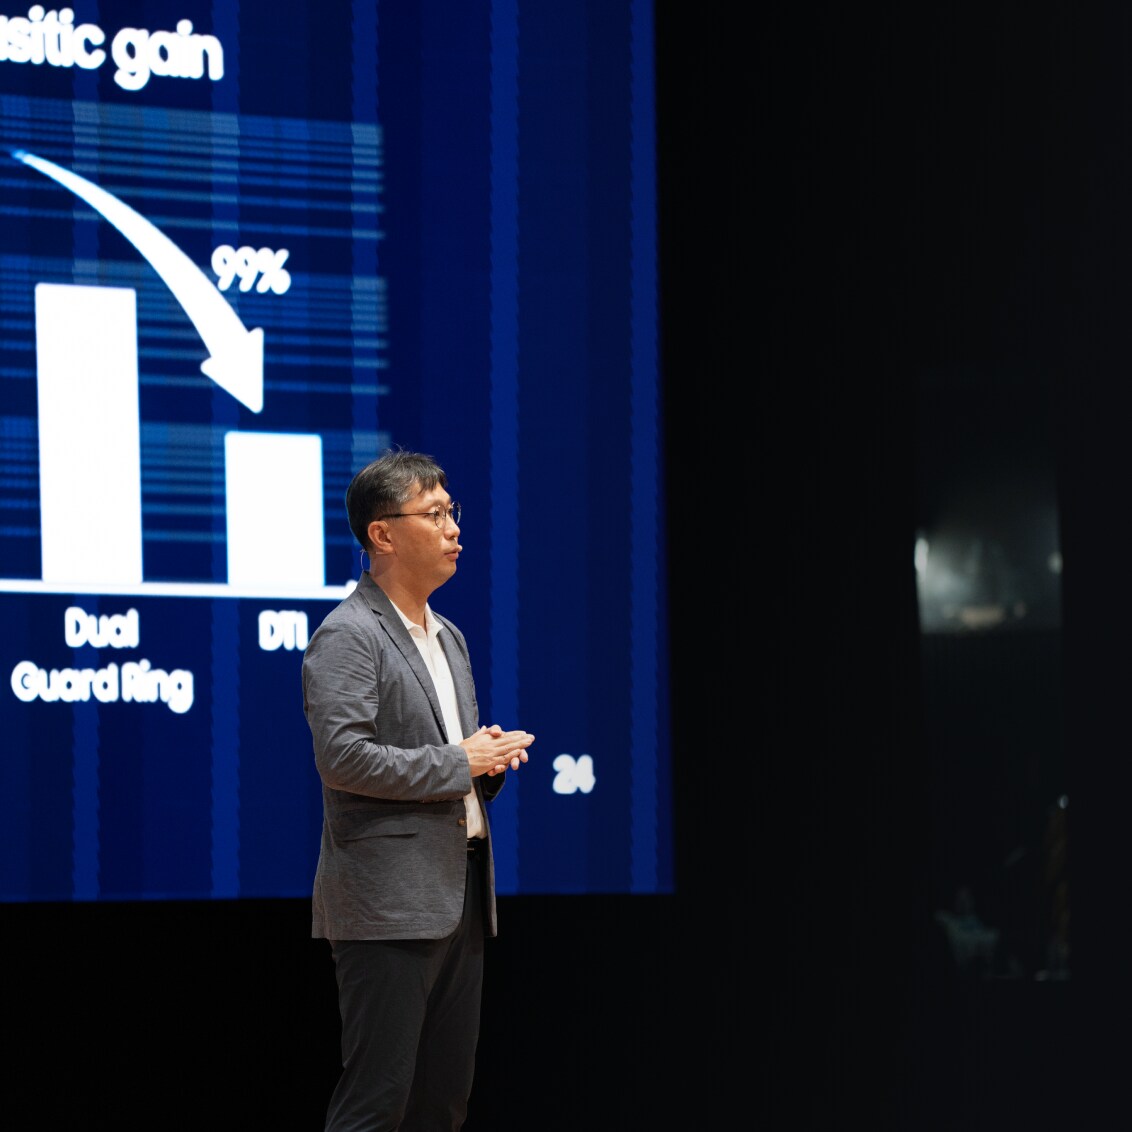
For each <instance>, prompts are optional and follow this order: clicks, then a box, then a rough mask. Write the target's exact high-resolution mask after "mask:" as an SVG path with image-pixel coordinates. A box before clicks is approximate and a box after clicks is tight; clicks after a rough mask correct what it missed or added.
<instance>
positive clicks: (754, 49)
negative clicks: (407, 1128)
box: [0, 3, 1132, 1132]
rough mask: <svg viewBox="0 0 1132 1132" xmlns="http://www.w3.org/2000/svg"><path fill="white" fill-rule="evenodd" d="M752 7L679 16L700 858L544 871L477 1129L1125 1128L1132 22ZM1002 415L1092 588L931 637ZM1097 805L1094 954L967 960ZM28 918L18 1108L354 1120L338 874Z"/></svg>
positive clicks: (672, 283)
mask: <svg viewBox="0 0 1132 1132" xmlns="http://www.w3.org/2000/svg"><path fill="white" fill-rule="evenodd" d="M722 11H723V9H719V11H716V10H713V9H712V8H711V7H710V6H709V8H708V9H707V10H705V9H703V8H702V7H701V8H699V9H696V10H695V13H694V14H692V10H691V9H689V8H686V7H683V6H677V5H674V4H667V3H661V4H659V5H658V9H657V27H656V31H657V43H658V120H659V172H660V225H661V231H660V237H661V239H660V249H661V252H660V254H661V262H660V278H661V294H662V309H661V319H662V366H663V374H664V411H665V415H666V421H667V434H666V447H667V451H666V466H667V482H668V499H669V516H668V531H669V539H670V543H669V563H668V566H669V571H670V581H671V584H670V594H671V629H672V654H673V662H672V664H673V667H672V674H671V677H672V678H671V689H672V718H673V742H672V749H673V762H674V773H675V788H674V797H675V804H676V812H675V824H676V845H677V852H676V873H677V885H676V889H677V891H676V893H675V895H673V896H670V897H669V896H664V897H655V898H653V897H624V896H618V897H594V896H585V897H582V896H579V897H545V898H541V897H540V898H530V897H515V898H510V899H506V900H504V901H503V905H502V908H501V935H500V936H499V938H498V939H497V940H495V941H494V942H493V943H492V944H491V945H490V946H489V948H488V969H487V981H486V1003H485V1008H484V1021H483V1035H482V1041H481V1047H480V1058H479V1072H478V1078H477V1083H476V1088H475V1093H474V1096H473V1104H472V1113H471V1117H470V1119H469V1122H468V1125H467V1128H468V1129H469V1132H480V1130H484V1129H490V1130H492V1132H508V1130H512V1129H514V1130H522V1132H530V1130H540V1132H545V1130H555V1129H575V1128H582V1127H585V1128H597V1129H621V1128H646V1127H656V1128H674V1127H685V1126H687V1127H694V1128H731V1127H739V1126H741V1127H765V1128H775V1129H777V1128H783V1129H802V1128H822V1129H826V1128H833V1127H841V1126H843V1125H844V1124H847V1123H849V1122H850V1121H853V1122H856V1123H864V1124H865V1125H866V1126H868V1127H870V1128H873V1129H889V1128H890V1129H895V1130H918V1129H960V1128H962V1129H965V1130H967V1129H978V1128H1028V1129H1033V1128H1059V1127H1063V1126H1072V1127H1076V1128H1096V1127H1107V1126H1109V1125H1108V1124H1107V1123H1106V1121H1105V1120H1103V1119H1101V1118H1100V1117H1099V1116H1098V1114H1099V1113H1101V1112H1104V1111H1106V1106H1107V1104H1108V1102H1109V1101H1110V1099H1111V1093H1110V1091H1109V1089H1108V1088H1106V1087H1105V1082H1106V1081H1107V1080H1108V1079H1109V1077H1108V1071H1109V1070H1110V1069H1112V1068H1114V1066H1115V1064H1116V1060H1117V1058H1118V1056H1119V1053H1120V1043H1119V1042H1116V1043H1114V1044H1112V1045H1111V1046H1109V1047H1106V1045H1105V1044H1104V1043H1102V1042H1099V1041H1095V1040H1094V1038H1093V1035H1094V1033H1107V1032H1109V1028H1108V1027H1107V1026H1106V1025H1105V1023H1106V1022H1109V1021H1110V1020H1112V1019H1117V1018H1119V1016H1120V1015H1121V1013H1122V1007H1123V1003H1124V1000H1125V985H1126V982H1127V978H1126V976H1125V975H1124V969H1125V967H1126V960H1125V955H1124V952H1125V950H1126V948H1125V939H1126V936H1125V934H1124V932H1123V928H1122V920H1123V917H1122V915H1121V912H1122V906H1123V904H1124V896H1123V889H1122V888H1121V887H1119V885H1118V883H1117V882H1118V878H1119V876H1120V871H1122V868H1121V867H1122V866H1123V864H1124V861H1125V859H1126V856H1127V849H1126V847H1125V831H1126V829H1127V816H1126V812H1125V811H1126V803H1125V798H1126V796H1127V786H1128V770H1127V755H1128V741H1127V738H1126V736H1125V732H1124V727H1123V723H1124V720H1123V716H1124V713H1125V706H1124V705H1125V703H1126V701H1127V695H1126V692H1125V687H1124V685H1125V683H1126V679H1127V673H1128V660H1127V655H1128V654H1127V642H1128V640H1129V629H1130V625H1129V622H1130V619H1132V613H1130V610H1129V603H1128V601H1127V598H1126V593H1125V582H1124V579H1125V574H1126V566H1125V564H1126V563H1127V561H1128V560H1129V559H1128V556H1127V554H1126V553H1125V551H1126V544H1127V542H1128V534H1127V522H1126V519H1125V510H1126V507H1125V495H1126V490H1127V482H1128V469H1127V459H1128V456H1127V454H1128V452H1129V450H1130V446H1129V444H1128V440H1127V432H1128V427H1129V426H1128V421H1129V417H1128V413H1127V407H1128V402H1129V395H1128V392H1127V387H1128V377H1129V374H1130V373H1132V318H1130V317H1129V306H1130V300H1132V287H1130V286H1129V283H1128V276H1129V272H1128V270H1127V268H1126V260H1127V258H1128V253H1129V251H1130V250H1132V225H1130V223H1129V220H1128V211H1129V204H1130V202H1132V162H1130V160H1129V152H1130V151H1129V146H1130V144H1132V143H1130V140H1129V130H1128V125H1127V123H1128V112H1129V111H1128V107H1129V100H1130V95H1132V71H1130V70H1129V68H1128V66H1127V62H1128V59H1129V57H1130V55H1132V27H1130V26H1129V21H1128V19H1127V17H1126V15H1125V13H1124V11H1123V9H1122V8H1121V7H1119V6H1117V5H1093V6H1090V7H1089V8H1088V9H1087V10H1085V11H1078V10H1076V9H1073V10H1071V9H1069V8H1060V7H1055V6H1052V5H1037V6H1034V5H1008V4H989V5H988V4H984V5H980V6H978V7H977V8H972V9H971V10H970V11H968V10H966V9H965V8H964V7H963V6H959V7H956V6H954V5H947V6H931V7H929V8H928V9H925V8H923V7H922V6H914V7H913V8H908V7H907V6H904V5H881V6H879V7H877V6H873V7H870V8H867V9H866V10H864V11H862V10H861V9H859V8H851V7H847V6H841V5H826V6H821V5H819V6H817V7H813V6H810V7H807V8H806V9H805V11H804V13H802V12H796V11H795V9H793V8H789V7H788V9H787V10H784V11H771V12H769V13H768V12H766V11H764V10H759V13H758V14H757V15H755V16H753V17H752V26H751V27H744V28H743V29H742V30H740V29H739V27H738V26H736V22H735V21H736V19H737V17H735V16H734V15H729V16H728V17H726V18H724V17H723V16H722V15H721V14H720V13H721V12H722ZM727 11H728V12H733V9H731V8H729V9H727ZM744 22H746V21H744ZM988 430H989V433H990V435H989V439H988V438H987V436H986V435H984V434H985V433H986V432H987V431H988ZM976 449H978V450H979V451H980V452H984V453H986V452H989V453H990V454H991V456H990V463H991V464H992V465H996V462H997V465H1002V466H1006V467H1008V468H1009V469H1019V468H1023V469H1025V468H1030V469H1033V468H1037V469H1038V472H1036V473H1035V475H1038V476H1039V479H1041V480H1042V482H1043V483H1048V484H1051V485H1052V486H1051V487H1050V488H1049V490H1050V491H1051V492H1052V495H1053V499H1054V504H1055V508H1056V515H1057V527H1058V539H1059V553H1060V557H1061V562H1062V563H1063V567H1062V569H1061V573H1060V575H1059V587H1058V605H1057V609H1056V612H1054V613H1051V614H1049V616H1048V617H1047V619H1046V620H1044V621H1041V622H1040V623H1037V624H1034V625H1033V626H1031V627H1026V626H1021V627H1017V628H1016V629H1015V630H1013V631H1011V632H987V633H982V634H978V633H975V634H969V635H967V636H962V635H957V636H954V637H946V636H938V635H934V636H931V637H929V635H927V634H922V633H921V630H920V618H919V612H918V605H917V596H918V595H917V576H916V570H915V565H914V557H913V547H914V543H915V540H916V537H917V530H918V528H919V527H920V526H921V525H922V523H923V522H925V521H926V519H925V516H926V515H927V514H928V513H929V512H930V511H931V509H932V507H936V506H938V505H939V504H940V501H941V499H942V500H943V501H944V502H946V499H947V498H948V496H947V483H948V482H949V481H948V479H947V476H946V475H945V474H944V473H945V471H946V470H947V469H948V468H954V467H957V466H959V465H962V464H964V455H965V454H969V453H971V452H973V451H975V450H976ZM997 465H996V466H997ZM974 466H976V467H978V468H983V469H985V467H986V465H985V464H981V463H979V462H978V461H975V462H974ZM1039 473H1040V474H1039ZM1007 478H1009V477H1007ZM980 482H984V481H980ZM987 490H988V491H989V490H990V489H989V488H988V489H987ZM975 495H976V496H978V495H979V490H978V488H977V487H976V490H975ZM612 502H613V503H614V504H615V503H616V502H617V501H612ZM1035 721H1037V722H1035ZM532 726H533V727H534V729H535V730H536V731H537V723H535V724H533V725H532ZM1019 745H1021V747H1022V750H1023V752H1024V755H1025V757H1022V758H1020V759H1016V760H1014V761H1013V762H1012V761H1011V760H1010V759H1008V758H1005V757H1004V755H1003V752H1004V751H1007V750H1014V749H1015V747H1017V746H1019ZM1062 795H1064V796H1065V797H1067V798H1069V799H1070V800H1071V801H1070V806H1069V810H1068V812H1069V813H1071V814H1072V828H1071V840H1070V842H1069V844H1070V846H1071V849H1070V855H1069V860H1070V863H1071V867H1070V871H1069V876H1070V878H1071V886H1070V887H1071V893H1072V900H1071V908H1072V921H1071V923H1072V930H1071V934H1070V937H1069V938H1070V940H1071V946H1070V957H1071V958H1070V961H1069V964H1068V970H1065V971H1062V972H1060V975H1061V977H1057V978H1054V977H1042V976H1048V975H1049V971H1048V967H1047V964H1046V958H1045V956H1044V953H1043V949H1044V943H1045V936H1044V935H1042V934H1041V933H1042V931H1043V929H1042V928H1041V927H1040V926H1039V927H1031V928H1025V927H1023V928H1020V929H1019V930H1020V931H1022V933H1023V934H1024V935H1025V932H1026V931H1030V933H1031V934H1030V935H1028V936H1026V937H1025V941H1024V944H1023V945H1022V946H1020V948H1019V952H1020V956H1021V959H1020V967H1019V970H1017V971H1013V972H1012V971H1011V970H1009V969H996V970H995V971H994V972H993V977H990V976H989V975H988V977H984V978H977V979H964V978H961V977H960V976H959V973H958V972H957V971H956V970H955V966H954V964H953V962H952V961H951V958H952V957H951V955H950V954H949V953H948V950H947V941H946V939H945V938H944V935H943V934H942V932H941V930H940V926H939V922H938V918H937V915H936V913H937V912H938V911H939V910H940V908H941V904H942V903H945V902H946V900H947V898H948V893H949V891H950V890H949V887H948V886H949V885H950V883H951V882H952V881H953V880H955V879H956V878H957V877H962V876H963V875H964V870H965V869H967V868H968V867H969V865H970V862H971V861H972V860H973V859H974V858H975V856H976V850H977V849H978V847H980V846H982V845H988V846H990V847H991V849H990V850H988V852H990V851H991V850H993V851H994V852H997V851H999V850H1000V849H1006V850H1008V851H1011V847H1012V846H1013V844H1014V841H1018V842H1019V844H1018V845H1017V846H1014V848H1016V849H1019V850H1020V851H1023V858H1024V857H1025V853H1026V851H1028V852H1029V853H1031V854H1032V855H1034V858H1035V860H1037V861H1039V862H1041V861H1044V858H1041V857H1040V856H1039V854H1040V852H1041V846H1040V844H1039V842H1038V841H1037V840H1033V839H1031V840H1029V841H1027V838H1028V837H1029V836H1030V835H1029V834H1028V833H1027V832H1026V830H1028V829H1029V827H1030V826H1031V825H1032V824H1033V822H1032V821H1029V820H1027V815H1031V814H1032V813H1034V812H1035V811H1037V812H1044V809H1042V808H1043V807H1045V806H1047V805H1048V803H1049V801H1050V800H1051V798H1053V797H1060V796H1062ZM954 799H965V800H966V803H965V804H964V805H962V806H952V805H948V804H947V802H948V801H949V800H954ZM972 799H973V800H974V801H972ZM1014 827H1017V831H1019V832H1017V834H1016V836H1013V835H1014ZM1008 834H1010V835H1011V836H1013V841H1011V839H1010V837H1008V836H1007V835H1008ZM1003 838H1006V840H1005V841H1004V840H1003ZM1035 867H1037V866H1035ZM990 872H993V870H991V869H989V867H988V869H987V874H988V875H989V873H990ZM984 883H985V884H986V885H989V882H984ZM980 893H981V894H985V899H986V900H987V902H988V903H990V904H991V905H992V906H993V902H992V900H991V893H990V891H989V888H988V887H984V888H982V889H981V890H980ZM1037 907H1038V905H1037V904H1035V905H1034V908H1037ZM984 910H987V909H986V905H984ZM988 914H989V913H988ZM1034 914H1035V916H1036V915H1038V913H1037V912H1035V913H1034ZM0 930H2V931H3V937H4V940H5V948H6V954H7V960H8V961H7V966H6V979H5V1009H4V1020H5V1031H6V1037H7V1043H6V1046H7V1049H8V1053H7V1054H6V1062H5V1064H6V1073H5V1084H6V1096H7V1100H8V1102H9V1105H10V1106H12V1107H13V1108H14V1109H19V1110H23V1111H25V1112H26V1111H31V1112H38V1113H41V1114H42V1117H41V1119H39V1120H38V1121H37V1123H38V1124H40V1125H42V1126H46V1127H50V1126H60V1127H61V1126H68V1127H75V1128H116V1129H121V1128H162V1129H164V1128H204V1127H208V1128H237V1127H238V1128H257V1129H258V1128H281V1129H283V1128H286V1129H291V1128H294V1129H299V1128H317V1127H320V1121H321V1117H322V1113H323V1110H324V1106H325V1101H326V1097H327V1095H328V1092H329V1090H330V1088H331V1085H332V1083H333V1080H334V1075H335V1071H336V1056H337V1049H336V1037H337V1035H336V1025H337V1021H336V1007H335V1001H334V984H333V972H332V968H331V964H330V959H329V954H328V951H327V950H326V948H325V945H324V944H320V943H316V942H314V941H311V940H310V939H308V938H307V937H308V931H309V910H308V907H307V904H306V902H305V901H295V902H291V901H281V902H275V901H267V902H232V903H224V902H213V903H209V904H203V905H197V904H192V903H187V904H186V903H171V904H155V905H145V906H133V905H130V906H105V905H90V906H66V907H59V906H47V907H45V906H18V907H5V908H3V909H2V910H0ZM1047 930H1048V926H1047ZM1070 972H1071V974H1070ZM1102 1004H1103V1006H1102ZM1106 1012H1107V1013H1106ZM1109 1016H1111V1019H1110V1017H1109ZM1106 1048H1111V1050H1112V1053H1111V1055H1109V1054H1106Z"/></svg>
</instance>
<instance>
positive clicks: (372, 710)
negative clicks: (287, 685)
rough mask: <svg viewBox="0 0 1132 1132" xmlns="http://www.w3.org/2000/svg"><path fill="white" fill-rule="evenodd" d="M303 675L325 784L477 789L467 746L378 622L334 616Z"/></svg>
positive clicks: (366, 791) (441, 794)
mask: <svg viewBox="0 0 1132 1132" xmlns="http://www.w3.org/2000/svg"><path fill="white" fill-rule="evenodd" d="M302 681H303V710H304V713H305V714H306V718H307V722H308V724H309V725H310V729H311V736H312V740H313V743H314V756H315V765H316V766H317V768H318V773H319V776H320V777H321V778H322V781H323V783H324V784H325V785H327V786H329V787H331V788H332V789H335V790H344V791H349V792H351V793H354V794H362V795H365V796H368V797H373V798H384V799H389V800H394V801H417V802H439V801H454V800H456V799H459V798H462V797H463V796H464V795H465V794H467V792H468V791H469V790H471V789H472V777H471V772H470V770H469V767H468V757H467V754H466V753H465V751H464V749H463V748H462V747H460V746H458V745H455V744H451V743H448V742H447V741H446V737H445V736H444V734H443V732H442V731H441V729H440V724H439V723H438V721H437V719H436V715H435V712H434V711H433V709H432V706H431V705H430V703H429V701H428V697H427V695H426V693H425V691H424V690H423V689H422V687H421V684H420V681H419V679H418V677H417V675H416V674H415V673H414V672H413V670H412V668H411V667H410V666H409V664H408V663H407V662H406V661H405V659H404V657H403V656H402V654H401V653H400V652H399V651H398V650H397V648H395V647H394V646H393V645H392V644H391V643H389V642H388V641H383V640H382V630H381V629H380V628H379V627H378V628H374V627H372V626H370V625H363V624H359V623H357V622H356V621H354V620H352V619H350V618H348V617H339V618H334V617H331V618H328V619H327V620H326V621H324V622H323V624H322V625H321V626H319V628H318V630H317V631H316V632H315V634H314V635H313V636H312V638H311V640H310V642H309V643H308V645H307V649H306V653H305V655H304V657H303V667H302Z"/></svg>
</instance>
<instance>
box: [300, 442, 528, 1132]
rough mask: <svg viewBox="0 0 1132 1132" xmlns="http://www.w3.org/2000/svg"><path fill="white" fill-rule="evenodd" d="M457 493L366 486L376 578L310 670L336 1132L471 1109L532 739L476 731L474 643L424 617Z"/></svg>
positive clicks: (366, 527) (411, 457) (358, 531)
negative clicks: (330, 961) (502, 847)
mask: <svg viewBox="0 0 1132 1132" xmlns="http://www.w3.org/2000/svg"><path fill="white" fill-rule="evenodd" d="M447 487H448V480H447V476H446V475H445V473H444V471H443V469H442V468H441V467H440V466H439V465H438V464H437V463H436V462H435V461H434V460H433V459H432V458H431V457H430V456H425V455H423V454H421V453H416V452H404V451H400V450H391V451H389V452H386V453H385V454H383V455H382V456H381V457H380V458H379V459H377V460H375V461H374V462H373V463H371V464H369V465H367V466H366V467H365V468H363V469H362V470H361V471H360V472H358V474H357V475H356V476H355V477H354V479H353V480H352V481H351V483H350V487H349V489H348V490H347V492H346V511H347V514H348V517H349V521H350V527H351V529H352V530H353V532H354V535H355V537H356V538H357V540H358V542H359V544H360V545H361V547H362V548H363V549H364V550H365V551H366V553H367V555H368V556H369V561H370V569H369V573H364V574H362V576H361V578H360V579H359V582H358V585H357V587H356V588H355V589H354V590H353V591H352V592H351V593H350V594H349V596H347V597H346V598H344V599H343V601H342V602H341V603H340V604H339V605H338V606H337V607H336V608H335V609H334V610H333V611H332V612H331V613H330V614H329V615H328V616H327V617H326V619H325V620H324V621H323V623H322V624H321V625H320V626H319V628H318V629H317V630H316V632H315V633H314V635H313V636H312V637H311V640H310V643H309V644H308V645H307V649H306V653H305V655H304V658H303V707H304V711H305V712H306V718H307V722H308V723H309V724H310V729H311V735H312V737H313V740H314V756H315V765H316V767H317V768H318V773H319V776H320V777H321V779H322V800H323V823H322V840H321V844H320V847H319V856H318V867H317V870H316V873H315V878H314V896H313V930H312V933H311V934H312V935H313V936H314V937H315V938H325V939H328V940H329V941H330V945H331V950H332V953H333V956H334V965H335V974H336V977H337V980H338V1008H339V1012H340V1014H341V1018H342V1074H341V1076H340V1077H339V1080H338V1084H337V1086H336V1088H335V1090H334V1093H333V1096H332V1097H331V1100H330V1105H329V1108H328V1111H327V1118H326V1129H327V1132H361V1130H363V1129H365V1130H366V1132H385V1130H386V1129H390V1130H391V1129H404V1130H414V1132H417V1130H430V1132H441V1130H445V1132H448V1130H455V1129H458V1128H460V1127H461V1126H462V1125H463V1123H464V1120H465V1118H466V1115H467V1107H468V1098H469V1095H470V1094H471V1088H472V1077H473V1072H474V1067H475V1050H476V1042H477V1039H478V1036H479V1021H480V991H481V987H482V982H483V947H484V938H485V936H494V935H495V934H496V930H497V928H496V910H495V869H494V864H493V862H492V856H491V832H490V826H489V824H488V820H487V802H488V801H490V800H491V799H492V798H494V797H495V796H496V795H497V794H498V793H499V791H500V789H501V788H502V786H503V782H504V778H505V776H506V771H507V769H508V767H510V769H512V770H518V769H519V767H520V765H521V764H522V763H524V762H526V761H527V748H528V747H529V746H530V745H531V743H532V742H533V741H534V736H533V735H531V734H529V733H528V732H526V731H521V730H511V731H504V730H503V729H502V728H501V727H499V726H497V725H492V726H490V727H484V726H481V725H480V722H479V708H478V706H477V704H476V691H475V684H474V682H473V680H472V668H471V661H470V659H469V656H468V647H467V643H466V642H465V640H464V637H463V634H462V633H461V632H460V630H459V629H457V628H456V626H455V625H453V624H452V622H451V621H449V620H447V619H446V618H444V617H441V616H440V615H439V614H438V613H436V612H435V611H434V610H433V609H432V608H431V607H430V606H429V604H428V599H429V597H430V595H431V594H432V593H433V591H434V590H436V589H437V588H438V587H439V586H442V585H443V584H444V583H445V582H446V581H448V579H449V578H451V577H452V575H453V574H455V573H456V562H457V559H458V558H459V556H460V552H461V549H462V547H461V546H460V542H459V538H460V527H459V520H460V505H459V504H458V503H454V502H453V501H452V499H451V497H450V496H449V494H448V490H447Z"/></svg>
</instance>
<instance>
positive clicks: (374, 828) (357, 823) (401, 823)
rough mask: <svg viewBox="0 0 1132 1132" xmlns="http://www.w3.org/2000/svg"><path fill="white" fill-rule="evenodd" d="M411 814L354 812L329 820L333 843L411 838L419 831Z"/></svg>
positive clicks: (418, 822) (418, 823)
mask: <svg viewBox="0 0 1132 1132" xmlns="http://www.w3.org/2000/svg"><path fill="white" fill-rule="evenodd" d="M420 824H421V823H420V818H418V817H416V816H415V815H413V814H367V813H365V812H357V811H355V812H354V813H352V814H339V815H338V816H337V817H335V818H331V819H330V832H331V834H332V835H333V837H334V840H335V841H359V840H361V839H362V838H365V837H411V836H413V834H415V833H416V832H417V831H418V830H419V829H420Z"/></svg>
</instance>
